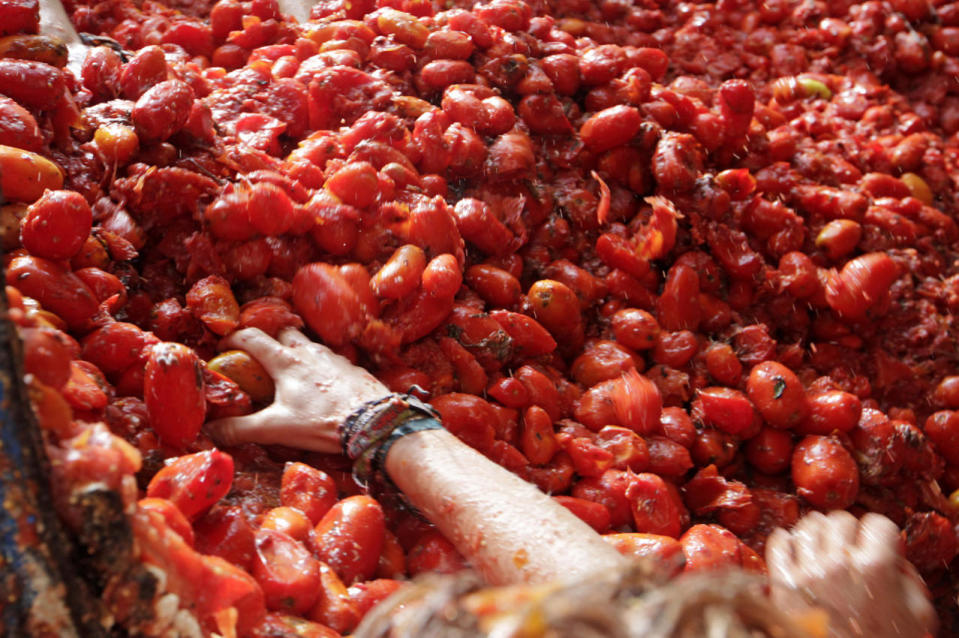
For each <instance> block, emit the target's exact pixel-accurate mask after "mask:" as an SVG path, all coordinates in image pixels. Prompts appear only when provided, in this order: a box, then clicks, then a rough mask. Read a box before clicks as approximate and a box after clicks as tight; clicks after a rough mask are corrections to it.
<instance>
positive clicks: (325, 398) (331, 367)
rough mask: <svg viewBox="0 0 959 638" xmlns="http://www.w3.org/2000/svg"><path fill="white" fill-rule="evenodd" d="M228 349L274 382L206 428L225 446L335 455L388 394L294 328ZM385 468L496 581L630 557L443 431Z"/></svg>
mask: <svg viewBox="0 0 959 638" xmlns="http://www.w3.org/2000/svg"><path fill="white" fill-rule="evenodd" d="M223 345H224V346H227V347H231V348H242V349H244V350H246V351H247V352H249V353H250V354H251V355H252V356H254V357H255V358H256V359H257V360H258V361H259V362H260V363H261V364H262V365H263V366H264V367H265V368H266V370H267V371H268V372H269V373H270V374H271V376H273V377H274V380H275V383H276V399H275V401H274V402H273V404H271V405H270V406H269V407H267V408H264V409H263V410H261V411H259V412H257V413H254V414H251V415H247V416H242V417H231V418H227V419H221V420H218V421H214V422H211V423H208V424H207V426H206V427H207V431H208V432H209V433H210V435H211V436H213V438H214V439H215V440H217V441H219V442H221V443H223V444H227V445H233V444H237V443H244V442H256V443H265V444H277V443H281V444H283V445H288V446H291V447H300V448H303V449H309V450H315V451H320V452H339V451H341V447H340V442H339V434H338V430H339V427H340V425H341V424H342V423H343V422H344V421H345V420H346V418H347V417H348V416H349V415H350V414H351V413H352V412H354V411H355V410H356V409H357V408H359V407H360V406H362V405H363V404H364V403H366V402H368V401H371V400H375V399H378V398H381V397H383V396H386V395H387V394H389V390H388V389H387V388H386V386H384V385H383V384H382V383H380V382H379V381H377V380H376V379H375V378H374V377H373V376H372V375H370V374H369V373H368V372H366V371H365V370H363V369H362V368H359V367H357V366H354V365H352V364H351V363H350V362H349V361H347V360H346V359H345V358H343V357H341V356H339V355H336V354H334V353H333V352H331V351H330V350H329V349H328V348H326V347H324V346H322V345H320V344H318V343H315V342H313V341H311V340H309V339H308V338H306V337H305V336H303V335H302V334H301V333H299V332H298V331H296V330H293V329H288V330H286V331H284V332H282V333H281V334H280V338H279V341H276V340H274V339H272V338H270V337H269V336H268V335H266V334H265V333H264V332H262V331H260V330H256V329H246V330H240V331H238V332H236V333H234V334H233V335H231V336H230V337H228V338H227V339H226V340H224V343H223ZM385 465H386V470H387V473H388V474H389V476H390V478H392V479H393V481H394V482H395V483H396V484H397V486H398V487H399V488H400V489H401V490H402V491H403V493H404V494H405V495H406V497H407V499H408V500H409V501H410V503H411V504H412V505H413V506H414V507H416V508H417V509H419V510H420V511H421V512H423V513H424V514H425V515H426V517H427V518H429V519H430V520H431V521H432V522H433V523H434V524H435V525H436V526H437V527H438V528H439V529H440V531H442V532H443V534H444V535H446V537H447V538H449V540H450V541H451V542H453V543H454V545H456V547H457V549H458V550H459V551H460V552H461V553H462V554H463V555H464V556H465V557H466V558H467V559H469V560H470V562H471V563H472V565H473V566H474V567H475V568H476V569H477V570H478V571H479V572H480V573H482V574H483V576H484V577H485V578H486V579H487V581H488V582H489V583H491V584H509V583H517V582H545V581H549V580H557V579H564V578H571V577H581V576H585V575H586V574H588V573H590V572H592V571H600V570H603V569H608V568H610V567H612V566H615V565H618V564H620V563H621V562H622V561H623V560H624V559H623V558H622V557H621V556H620V555H619V554H618V553H617V552H616V551H615V550H613V549H612V548H611V547H610V546H609V545H607V544H606V543H605V542H604V541H603V540H602V538H600V536H599V535H598V534H596V533H595V532H594V531H593V530H592V529H591V528H590V527H589V526H588V525H586V524H585V523H583V522H582V521H580V520H579V519H578V518H577V517H576V516H574V515H573V514H572V513H570V512H569V510H567V509H566V508H564V507H562V506H561V505H559V504H557V503H556V502H555V501H553V500H552V499H550V498H549V497H548V496H546V495H545V494H543V493H542V492H540V491H539V490H537V489H536V488H535V487H534V486H532V485H531V484H529V483H526V482H525V481H523V480H522V479H520V478H519V477H517V476H515V475H514V474H512V473H511V472H509V471H508V470H506V469H504V468H502V467H500V466H499V465H497V464H495V463H493V462H492V461H490V460H489V459H487V458H486V457H484V456H483V455H481V454H479V453H477V452H476V451H474V450H473V449H472V448H470V447H468V446H467V445H465V444H463V443H462V442H460V440H459V439H457V438H456V437H455V436H453V435H452V434H449V433H448V432H446V431H445V430H429V431H424V432H417V433H414V434H410V435H407V436H405V437H403V438H400V439H398V440H397V441H396V443H394V444H393V446H392V447H391V448H390V449H389V453H388V455H387V457H386V463H385Z"/></svg>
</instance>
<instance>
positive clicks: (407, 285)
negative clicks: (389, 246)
mask: <svg viewBox="0 0 959 638" xmlns="http://www.w3.org/2000/svg"><path fill="white" fill-rule="evenodd" d="M425 269H426V253H424V252H423V249H422V248H420V247H419V246H414V245H412V244H406V245H404V246H400V247H399V248H397V249H396V251H395V252H394V253H393V254H392V255H391V256H390V258H389V260H388V261H387V262H386V263H385V264H383V267H382V268H380V269H379V270H378V271H377V272H376V274H375V275H373V278H372V280H371V282H370V284H371V286H372V288H373V292H375V293H376V294H377V296H379V297H385V298H386V299H402V298H403V297H405V296H407V295H410V294H412V293H413V292H414V291H415V290H416V289H417V288H418V287H419V285H420V278H421V277H422V275H423V271H424V270H425Z"/></svg>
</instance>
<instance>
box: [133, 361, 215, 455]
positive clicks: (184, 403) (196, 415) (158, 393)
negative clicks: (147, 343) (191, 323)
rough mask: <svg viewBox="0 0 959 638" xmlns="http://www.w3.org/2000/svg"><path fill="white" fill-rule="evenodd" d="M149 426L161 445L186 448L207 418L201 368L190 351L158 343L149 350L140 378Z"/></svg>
mask: <svg viewBox="0 0 959 638" xmlns="http://www.w3.org/2000/svg"><path fill="white" fill-rule="evenodd" d="M143 398H144V400H145V401H146V405H147V410H148V411H149V413H150V425H151V427H153V430H154V431H155V432H156V433H157V436H159V437H160V439H162V440H163V441H164V442H166V443H168V444H169V445H172V446H174V447H178V448H181V449H182V448H185V447H186V446H187V445H189V444H190V443H192V442H193V440H194V439H196V436H197V434H199V433H200V428H201V427H202V425H203V420H204V418H205V417H206V400H205V399H204V394H203V366H202V364H201V362H200V358H199V357H198V356H197V355H196V353H195V352H194V351H193V349H192V348H188V347H187V346H184V345H183V344H179V343H159V344H157V345H155V346H153V347H152V348H151V349H150V354H149V356H148V357H147V362H146V368H145V371H144V378H143Z"/></svg>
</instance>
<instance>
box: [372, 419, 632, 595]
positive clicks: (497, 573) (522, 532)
mask: <svg viewBox="0 0 959 638" xmlns="http://www.w3.org/2000/svg"><path fill="white" fill-rule="evenodd" d="M386 470H387V473H388V474H389V475H390V478H392V479H393V481H394V482H395V483H396V485H397V486H398V487H399V488H400V490H401V491H402V492H403V493H404V494H405V495H406V497H407V498H408V499H409V500H410V502H411V503H412V504H413V505H414V506H415V507H416V508H417V509H418V510H420V511H421V512H422V513H423V514H424V515H425V516H426V517H427V518H428V519H429V520H431V521H432V522H433V523H434V524H436V526H437V527H438V528H439V529H440V531H441V532H443V535H444V536H446V537H447V538H448V539H449V540H450V541H451V542H452V543H453V544H454V545H456V547H457V549H459V551H460V553H462V554H463V555H464V556H466V557H467V558H469V560H470V562H471V563H472V565H473V567H475V568H476V569H477V571H479V572H480V573H481V574H482V575H483V577H484V578H485V580H486V582H488V583H489V584H491V585H505V584H510V583H519V582H525V583H544V582H550V581H557V580H565V579H573V578H583V577H585V576H587V575H589V574H591V573H595V572H598V571H602V570H606V569H612V568H615V567H620V566H622V563H623V562H624V559H623V557H622V556H621V555H620V554H619V553H618V552H617V551H616V550H614V549H613V548H612V547H611V546H610V545H609V544H608V543H606V542H605V541H603V539H602V538H601V537H600V536H599V535H598V534H597V533H596V532H594V531H593V530H592V529H591V528H590V527H589V526H588V525H586V524H585V523H584V522H583V521H581V520H580V519H579V518H577V517H576V516H574V515H573V514H572V513H571V512H569V510H567V509H566V508H565V507H562V506H560V505H558V504H557V503H556V502H555V501H553V500H552V499H551V498H549V497H548V496H546V495H545V494H543V493H542V492H541V491H539V490H538V489H537V488H536V487H535V486H533V485H532V484H530V483H527V482H526V481H524V480H522V479H521V478H519V477H518V476H516V475H515V474H513V473H512V472H509V471H508V470H505V469H503V468H502V467H501V466H499V465H497V464H495V463H493V462H492V461H490V460H489V459H487V458H486V457H485V456H483V455H482V454H480V453H478V452H476V451H475V450H473V449H472V448H470V447H468V446H467V445H465V444H463V443H462V442H460V440H459V439H457V438H456V437H455V436H453V435H452V434H450V433H449V432H447V431H446V430H428V431H425V432H416V433H414V434H410V435H408V436H405V437H403V438H401V439H399V440H398V441H397V442H396V443H395V444H394V445H393V447H392V448H390V451H389V454H388V455H387V457H386Z"/></svg>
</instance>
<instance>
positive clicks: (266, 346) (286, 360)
mask: <svg viewBox="0 0 959 638" xmlns="http://www.w3.org/2000/svg"><path fill="white" fill-rule="evenodd" d="M220 343H221V344H222V345H225V346H227V347H229V348H238V349H240V350H245V351H246V352H248V353H250V354H251V355H252V356H253V358H254V359H256V360H257V361H259V362H260V365H262V366H263V367H264V368H266V370H267V372H269V373H270V375H271V376H273V377H276V376H278V374H279V373H280V372H282V371H283V370H284V369H285V368H287V367H289V366H290V365H292V364H293V363H296V357H294V356H293V354H292V353H291V352H290V351H289V350H287V349H286V348H285V347H284V346H283V344H281V343H280V342H279V341H277V340H276V339H274V338H273V337H271V336H270V335H268V334H266V333H265V332H263V331H262V330H260V329H259V328H244V329H243V330H237V331H236V332H234V333H233V334H231V335H229V336H227V337H225V338H224V339H223V340H222V341H221V342H220Z"/></svg>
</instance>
